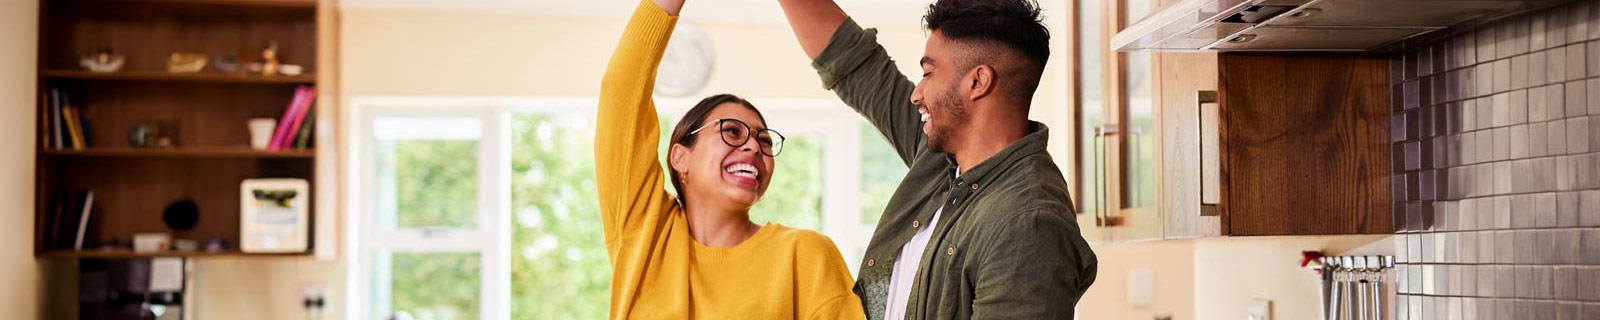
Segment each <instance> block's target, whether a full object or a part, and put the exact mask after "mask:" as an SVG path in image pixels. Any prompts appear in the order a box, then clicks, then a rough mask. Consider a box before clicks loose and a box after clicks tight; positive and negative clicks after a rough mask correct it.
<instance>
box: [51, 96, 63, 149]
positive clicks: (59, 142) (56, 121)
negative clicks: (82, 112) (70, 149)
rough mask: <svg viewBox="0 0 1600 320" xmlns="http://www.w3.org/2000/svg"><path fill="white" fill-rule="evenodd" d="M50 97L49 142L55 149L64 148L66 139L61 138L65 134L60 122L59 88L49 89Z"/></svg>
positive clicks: (60, 97)
mask: <svg viewBox="0 0 1600 320" xmlns="http://www.w3.org/2000/svg"><path fill="white" fill-rule="evenodd" d="M50 97H51V99H50V123H52V124H53V125H51V126H50V130H51V134H50V144H51V145H52V146H53V147H55V148H56V149H61V148H66V141H64V140H63V139H61V138H62V137H65V136H66V135H65V134H64V133H65V132H63V130H62V125H63V123H61V104H62V103H61V100H62V99H63V96H62V95H61V90H58V89H50Z"/></svg>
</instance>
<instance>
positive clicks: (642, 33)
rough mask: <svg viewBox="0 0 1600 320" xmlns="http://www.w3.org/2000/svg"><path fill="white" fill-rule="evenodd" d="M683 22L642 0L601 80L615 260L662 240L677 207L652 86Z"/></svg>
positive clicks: (601, 134)
mask: <svg viewBox="0 0 1600 320" xmlns="http://www.w3.org/2000/svg"><path fill="white" fill-rule="evenodd" d="M677 21H678V18H677V17H674V16H669V15H667V13H666V12H665V11H662V10H661V8H659V7H657V6H656V5H655V4H654V3H651V2H650V1H649V0H645V1H641V2H640V3H639V6H638V8H637V9H635V10H634V13H633V18H632V19H630V20H629V21H628V26H627V28H626V29H625V30H624V31H623V33H622V40H621V41H620V42H619V43H618V44H617V49H616V52H615V53H613V54H612V56H611V62H610V64H608V65H607V66H606V73H605V77H604V79H603V80H602V81H603V82H602V83H601V84H600V99H599V107H598V109H599V110H598V112H597V114H596V116H595V118H596V121H597V123H596V125H595V138H594V163H595V183H596V185H597V189H598V193H599V198H600V201H599V202H600V203H599V205H600V215H601V221H602V224H603V225H604V229H605V237H606V239H605V241H606V251H607V253H608V254H609V255H610V257H611V261H613V263H617V262H618V261H620V260H629V259H628V257H627V256H631V254H627V253H626V252H632V251H641V250H644V248H645V247H648V246H649V244H648V243H634V242H640V241H645V242H648V241H650V240H651V239H657V238H658V237H656V235H658V234H659V233H661V232H662V230H663V228H664V225H665V221H666V220H667V219H666V217H665V215H666V213H667V212H668V209H669V208H671V206H673V200H672V198H671V195H669V194H667V192H666V189H665V188H664V185H663V182H662V172H663V170H662V169H661V165H660V164H659V163H657V162H656V161H657V160H656V159H657V155H658V154H659V152H658V151H657V149H656V147H657V144H658V143H659V142H660V140H661V133H660V125H659V124H658V123H657V120H656V119H657V118H656V108H655V103H654V102H653V101H652V100H651V94H652V92H651V91H652V88H653V86H654V84H655V77H656V66H657V65H659V64H660V63H661V56H662V54H663V52H665V51H666V47H667V41H668V40H669V39H670V38H671V36H672V29H673V27H674V25H675V24H676V23H677ZM629 248H636V249H639V250H630V249H629ZM619 256H621V258H620V260H619Z"/></svg>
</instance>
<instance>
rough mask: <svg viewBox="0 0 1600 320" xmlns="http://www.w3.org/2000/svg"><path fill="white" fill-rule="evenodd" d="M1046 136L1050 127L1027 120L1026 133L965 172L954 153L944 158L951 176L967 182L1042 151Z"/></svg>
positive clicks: (1048, 135)
mask: <svg viewBox="0 0 1600 320" xmlns="http://www.w3.org/2000/svg"><path fill="white" fill-rule="evenodd" d="M1048 137H1050V128H1048V127H1046V126H1045V125H1044V124H1043V123H1039V122H1038V121H1028V134H1027V135H1025V136H1022V139H1017V141H1015V142H1012V143H1011V145H1009V146H1006V148H1005V149H1000V152H998V153H995V154H994V156H990V157H989V158H988V159H984V160H983V162H979V163H978V165H976V166H972V167H969V168H967V170H966V172H961V170H960V169H959V168H960V166H958V165H957V164H956V156H955V155H954V154H950V153H945V154H944V159H945V163H946V165H947V166H948V170H949V172H950V173H951V175H952V176H955V177H957V178H959V179H964V180H966V181H967V182H975V181H980V180H983V178H984V176H985V175H987V174H988V173H989V172H990V171H993V170H994V168H999V167H1007V166H1009V165H1010V164H1011V163H1013V162H1016V161H1017V160H1018V159H1022V158H1023V157H1025V156H1028V155H1032V154H1035V153H1040V152H1044V151H1045V144H1046V143H1047V141H1046V140H1048Z"/></svg>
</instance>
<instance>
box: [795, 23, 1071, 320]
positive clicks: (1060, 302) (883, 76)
mask: <svg viewBox="0 0 1600 320" xmlns="http://www.w3.org/2000/svg"><path fill="white" fill-rule="evenodd" d="M812 66H813V67H815V68H816V69H817V73H818V74H819V75H821V77H822V83H823V86H825V87H827V88H828V89H829V90H833V92H834V93H837V94H838V95H839V98H840V99H843V100H844V102H845V104H847V105H849V106H850V107H851V108H854V109H855V110H856V111H857V112H859V113H861V115H862V116H865V117H866V118H867V120H868V121H869V122H871V123H872V125H873V126H874V127H877V128H878V131H880V132H881V133H883V136H884V137H885V138H888V139H889V143H890V144H891V145H893V146H894V149H895V152H896V153H897V154H899V156H900V158H901V160H904V161H905V163H906V165H907V166H909V167H910V171H909V172H908V173H907V174H906V177H905V179H904V180H902V181H901V182H900V187H899V188H898V189H896V190H895V192H894V196H893V197H892V198H890V199H889V204H888V208H887V209H885V210H884V212H883V216H882V218H879V220H878V226H877V231H876V232H874V233H873V235H872V241H871V242H870V243H869V244H868V245H867V252H866V256H865V257H863V258H862V259H861V261H862V265H861V273H860V275H858V276H857V277H856V284H855V287H854V291H855V293H856V295H857V296H859V297H860V298H861V302H862V305H863V306H864V307H866V310H867V318H868V319H874V320H878V319H883V317H884V310H885V304H886V303H887V301H888V297H887V294H888V292H889V280H890V275H891V274H892V272H893V270H894V265H895V264H896V263H918V261H895V260H896V259H897V258H898V257H899V256H900V249H901V248H902V247H903V246H904V245H905V244H906V242H907V241H908V240H910V239H911V237H912V235H914V234H916V231H917V228H919V227H926V226H927V225H928V219H931V218H932V217H933V215H934V211H936V210H939V208H940V207H941V206H943V207H944V213H943V214H942V215H941V217H940V221H939V222H938V223H937V224H936V225H937V226H936V227H935V229H934V230H933V235H932V237H931V238H930V239H929V240H928V247H927V250H926V251H925V252H924V253H923V256H922V261H920V262H921V263H920V266H919V267H918V268H917V269H918V272H917V276H916V277H915V282H914V284H913V286H912V289H911V297H910V299H909V300H908V302H907V303H908V305H907V307H906V318H907V319H969V318H970V319H1072V317H1073V307H1074V306H1075V305H1076V304H1077V303H1078V298H1079V297H1081V296H1083V293H1084V291H1085V290H1088V289H1089V285H1090V284H1092V283H1094V277H1095V265H1096V262H1095V256H1094V252H1093V251H1091V250H1090V249H1089V244H1088V243H1087V242H1085V241H1084V240H1083V236H1082V235H1081V234H1080V233H1079V231H1078V224H1077V220H1076V219H1074V217H1073V215H1074V211H1073V208H1072V201H1071V197H1070V196H1069V195H1068V193H1067V190H1068V189H1067V183H1066V181H1065V180H1063V178H1062V174H1061V170H1060V169H1058V168H1057V167H1056V165H1055V162H1053V161H1051V159H1050V154H1049V153H1047V152H1045V142H1046V141H1045V140H1046V137H1047V136H1049V134H1048V131H1047V129H1046V128H1045V126H1044V124H1041V123H1038V122H1032V121H1030V122H1028V123H1027V124H1022V123H1019V124H1018V125H1027V126H1029V127H1028V129H1029V133H1028V135H1026V136H1024V137H1023V138H1022V139H1021V140H1017V141H1016V142H1013V143H1012V144H1011V145H1010V146H1008V147H1006V148H1005V149H1004V150H1001V151H1000V153H998V154H995V155H994V156H993V157H991V158H989V159H987V160H984V161H983V162H982V163H979V164H977V165H974V166H970V168H968V169H966V170H965V171H963V172H961V175H960V177H956V176H955V174H954V173H955V170H956V163H955V158H954V157H952V156H951V155H950V154H947V153H942V152H935V151H932V150H930V149H929V148H928V146H927V143H926V142H927V141H926V140H927V138H926V137H925V136H924V135H923V132H922V122H921V116H920V114H918V113H917V107H916V106H915V105H912V104H911V102H910V96H911V91H912V90H913V89H914V88H915V87H916V86H915V84H913V83H911V81H910V80H908V79H907V78H906V76H905V75H904V74H901V73H900V71H899V70H898V69H896V68H895V65H894V61H892V60H890V59H889V55H888V52H887V51H885V50H884V49H883V46H881V45H879V44H878V43H877V30H874V29H862V28H861V26H859V25H857V24H856V23H855V21H854V20H852V19H846V20H845V21H844V23H842V24H840V25H839V30H837V31H835V32H834V34H833V38H832V39H831V40H829V43H828V47H827V48H826V49H824V50H823V52H822V54H820V55H818V57H817V59H816V61H813V62H812Z"/></svg>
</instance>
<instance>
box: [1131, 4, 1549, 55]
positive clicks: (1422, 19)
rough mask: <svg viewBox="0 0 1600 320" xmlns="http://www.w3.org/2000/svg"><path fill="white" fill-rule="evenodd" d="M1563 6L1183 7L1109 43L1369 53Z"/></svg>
mask: <svg viewBox="0 0 1600 320" xmlns="http://www.w3.org/2000/svg"><path fill="white" fill-rule="evenodd" d="M1566 2H1570V1H1569V0H1184V1H1180V2H1177V3H1173V4H1171V5H1168V6H1166V7H1165V8H1162V9H1161V10H1160V11H1157V12H1156V13H1154V14H1151V15H1150V16H1148V17H1146V18H1145V19H1144V20H1140V21H1139V22H1138V23H1134V24H1133V25H1131V26H1128V28H1126V29H1124V30H1123V31H1122V32H1119V33H1117V34H1116V35H1115V36H1113V37H1112V38H1111V47H1112V48H1115V49H1116V50H1117V51H1133V50H1157V51H1370V50H1377V49H1380V48H1385V47H1388V46H1389V45H1391V44H1395V43H1398V42H1400V41H1401V40H1405V39H1410V38H1413V37H1417V36H1419V35H1422V34H1426V33H1430V32H1434V31H1438V30H1441V29H1447V28H1451V27H1461V26H1466V25H1476V24H1479V23H1483V22H1487V21H1491V20H1494V19H1498V18H1502V17H1506V16H1509V15H1514V14H1517V13H1522V12H1527V11H1529V10H1535V9H1540V8H1545V7H1549V6H1553V5H1557V4H1561V3H1566Z"/></svg>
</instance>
